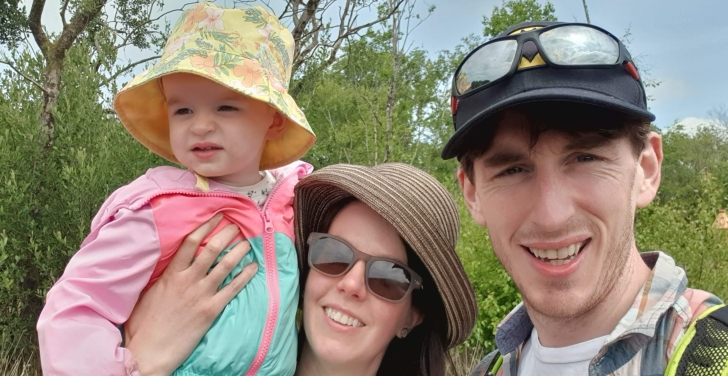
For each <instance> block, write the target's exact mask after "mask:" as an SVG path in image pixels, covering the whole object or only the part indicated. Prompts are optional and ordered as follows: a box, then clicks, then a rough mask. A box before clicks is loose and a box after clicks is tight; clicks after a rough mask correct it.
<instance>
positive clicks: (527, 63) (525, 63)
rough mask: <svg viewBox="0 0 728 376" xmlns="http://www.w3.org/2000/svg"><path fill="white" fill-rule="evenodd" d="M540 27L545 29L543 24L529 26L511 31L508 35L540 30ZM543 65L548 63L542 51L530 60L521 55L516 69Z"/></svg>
mask: <svg viewBox="0 0 728 376" xmlns="http://www.w3.org/2000/svg"><path fill="white" fill-rule="evenodd" d="M538 29H543V26H528V27H524V28H520V29H517V30H514V31H512V32H510V33H509V34H508V35H514V34H520V33H525V32H527V31H532V30H538ZM542 65H546V62H545V61H544V60H543V58H542V57H541V53H537V54H536V55H535V56H534V57H533V59H531V60H528V59H526V58H525V57H523V56H521V61H520V62H519V63H518V68H517V69H516V70H521V69H526V68H533V67H540V66H542Z"/></svg>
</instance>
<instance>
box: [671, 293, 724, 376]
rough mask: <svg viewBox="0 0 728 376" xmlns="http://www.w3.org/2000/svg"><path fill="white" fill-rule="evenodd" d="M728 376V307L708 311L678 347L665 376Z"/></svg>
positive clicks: (691, 327) (684, 336)
mask: <svg viewBox="0 0 728 376" xmlns="http://www.w3.org/2000/svg"><path fill="white" fill-rule="evenodd" d="M676 375H679V376H703V375H716V376H728V306H726V305H725V304H719V305H715V306H713V307H710V308H708V309H706V310H705V311H704V312H703V313H701V314H700V315H699V316H698V318H697V319H695V320H693V323H692V324H690V327H689V328H688V330H687V331H686V332H685V334H684V335H683V336H682V338H681V339H680V341H679V342H678V343H677V345H676V346H675V351H674V352H673V354H672V357H671V358H670V361H669V362H668V364H667V369H666V370H665V376H676Z"/></svg>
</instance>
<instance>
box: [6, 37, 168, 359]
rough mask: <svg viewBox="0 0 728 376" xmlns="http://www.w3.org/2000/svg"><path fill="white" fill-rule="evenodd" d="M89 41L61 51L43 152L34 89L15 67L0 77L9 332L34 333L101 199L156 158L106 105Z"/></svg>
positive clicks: (33, 61)
mask: <svg viewBox="0 0 728 376" xmlns="http://www.w3.org/2000/svg"><path fill="white" fill-rule="evenodd" d="M87 47H88V46H84V45H83V44H79V45H76V46H74V48H72V50H71V51H69V54H68V55H67V57H66V64H67V66H69V67H73V69H68V70H66V72H65V74H64V76H63V80H62V90H61V96H60V98H59V101H58V106H57V108H56V111H55V117H56V119H57V121H56V137H55V142H54V144H53V148H52V149H51V150H50V151H48V152H47V153H44V152H43V150H42V147H41V145H40V144H39V143H38V142H37V137H38V128H39V125H38V120H37V119H38V113H39V111H40V102H41V99H40V98H42V96H41V94H40V92H39V91H38V89H37V88H36V87H35V86H33V85H31V84H28V83H27V82H26V81H25V80H23V79H21V78H20V77H18V76H17V75H15V74H14V72H12V71H3V72H2V73H1V75H0V85H1V86H2V87H3V94H2V97H0V166H2V169H0V304H2V306H3V314H2V315H0V327H1V328H3V331H6V332H7V333H10V336H11V337H17V336H19V334H18V333H35V321H36V320H37V317H38V314H39V313H40V309H41V308H42V305H43V303H44V300H43V299H44V295H45V292H46V291H47V290H48V288H49V287H50V286H51V285H52V284H53V282H54V281H55V280H56V279H57V278H58V277H59V276H60V275H61V273H62V272H63V269H64V267H65V264H66V263H67V262H68V259H69V258H70V256H71V255H73V253H74V252H75V251H76V250H77V249H78V246H79V244H80V243H81V241H82V240H83V238H84V237H85V236H86V234H87V233H88V231H89V224H90V221H91V219H92V217H93V215H94V214H95V213H96V210H97V209H98V207H99V206H100V204H101V203H102V202H103V200H104V198H105V197H106V196H107V195H109V194H110V193H111V192H112V191H113V190H114V189H116V188H117V187H119V186H121V185H123V184H125V183H127V182H129V181H130V180H131V179H133V178H135V177H136V176H138V175H139V174H141V173H142V172H143V171H144V170H145V169H146V168H147V167H149V166H152V165H154V164H158V163H160V162H161V161H160V160H159V158H157V157H154V156H153V154H151V153H150V152H149V151H147V150H146V149H145V148H143V147H142V146H140V145H139V144H138V143H137V142H136V141H134V140H133V139H132V138H131V136H130V135H128V134H127V132H126V131H124V129H123V127H122V126H121V125H120V123H119V122H118V120H116V117H115V116H113V115H111V114H109V113H108V112H107V110H105V109H104V103H101V102H100V101H99V98H100V97H101V89H100V84H99V83H100V80H102V77H100V76H99V75H97V74H96V73H95V72H94V71H93V69H92V67H91V64H90V61H89V59H90V58H89V54H88V53H87V51H88V48H87ZM41 62H42V58H41V57H40V56H38V55H33V54H27V53H26V54H24V55H22V56H20V57H19V58H18V59H17V60H16V64H18V65H19V66H20V67H22V69H24V70H26V71H33V70H39V69H40V67H41V64H42V63H41ZM13 340H14V341H20V339H19V338H13ZM31 342H35V341H34V336H26V337H25V338H24V339H23V342H22V343H21V346H22V347H26V346H28V344H29V343H31Z"/></svg>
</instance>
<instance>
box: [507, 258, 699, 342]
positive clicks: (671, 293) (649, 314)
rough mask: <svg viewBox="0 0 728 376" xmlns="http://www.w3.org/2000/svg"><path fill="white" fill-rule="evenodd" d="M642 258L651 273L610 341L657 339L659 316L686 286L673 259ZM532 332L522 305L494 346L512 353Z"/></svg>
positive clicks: (512, 312) (531, 325)
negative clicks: (628, 337) (633, 336)
mask: <svg viewBox="0 0 728 376" xmlns="http://www.w3.org/2000/svg"><path fill="white" fill-rule="evenodd" d="M640 256H641V257H642V260H643V261H644V262H645V264H647V266H648V267H649V268H650V269H652V272H651V273H650V277H649V278H648V280H647V282H646V283H645V284H644V286H642V289H641V290H640V292H639V293H638V294H637V297H636V298H635V301H634V302H633V303H632V307H631V308H630V309H629V311H627V313H626V314H625V315H624V316H623V317H622V319H621V320H620V321H619V323H618V324H617V326H616V327H615V329H614V330H613V331H612V333H611V334H610V335H609V338H608V339H607V342H613V341H615V340H617V339H619V338H620V337H622V336H624V335H627V334H633V333H641V334H644V335H646V336H648V337H652V336H654V334H655V330H656V326H657V321H658V320H659V318H660V316H662V314H663V313H664V312H665V311H666V310H667V309H668V308H670V307H671V306H672V305H673V304H674V303H675V300H676V296H677V295H680V294H682V293H683V292H684V291H685V288H686V286H687V276H686V275H685V271H684V270H683V269H682V268H680V267H678V266H676V265H675V260H673V259H672V257H670V256H668V255H667V254H665V253H663V252H659V251H658V252H644V253H640ZM532 329H533V322H532V321H531V318H530V317H529V316H528V312H527V311H526V307H525V306H524V305H523V302H521V303H519V304H518V305H517V306H516V307H515V308H514V309H513V310H512V311H511V312H510V313H509V314H508V315H507V316H506V318H505V319H503V321H501V323H500V324H499V325H498V330H497V332H496V334H495V343H496V345H497V346H498V350H499V352H500V353H501V354H509V353H511V352H513V351H515V350H517V349H518V347H519V346H520V345H521V344H523V342H525V341H526V340H527V339H528V337H529V336H530V335H531V330H532Z"/></svg>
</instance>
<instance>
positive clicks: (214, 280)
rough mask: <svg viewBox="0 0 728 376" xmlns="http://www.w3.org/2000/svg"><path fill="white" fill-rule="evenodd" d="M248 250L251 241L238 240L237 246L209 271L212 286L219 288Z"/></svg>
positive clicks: (208, 279)
mask: <svg viewBox="0 0 728 376" xmlns="http://www.w3.org/2000/svg"><path fill="white" fill-rule="evenodd" d="M248 251H250V243H248V241H247V240H244V239H243V240H241V241H240V242H238V244H235V246H234V247H233V248H232V249H231V250H230V251H229V252H228V253H227V254H225V256H223V258H222V259H220V262H218V263H217V265H215V267H214V268H212V270H210V272H209V273H208V276H207V278H206V279H207V283H209V284H210V287H211V288H214V289H215V290H217V287H218V286H220V284H221V283H222V282H223V281H224V280H225V278H226V277H227V276H228V275H229V274H230V272H232V271H233V269H235V266H237V265H238V264H239V263H240V261H241V260H242V259H243V257H245V255H247V254H248ZM195 263H197V261H195Z"/></svg>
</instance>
